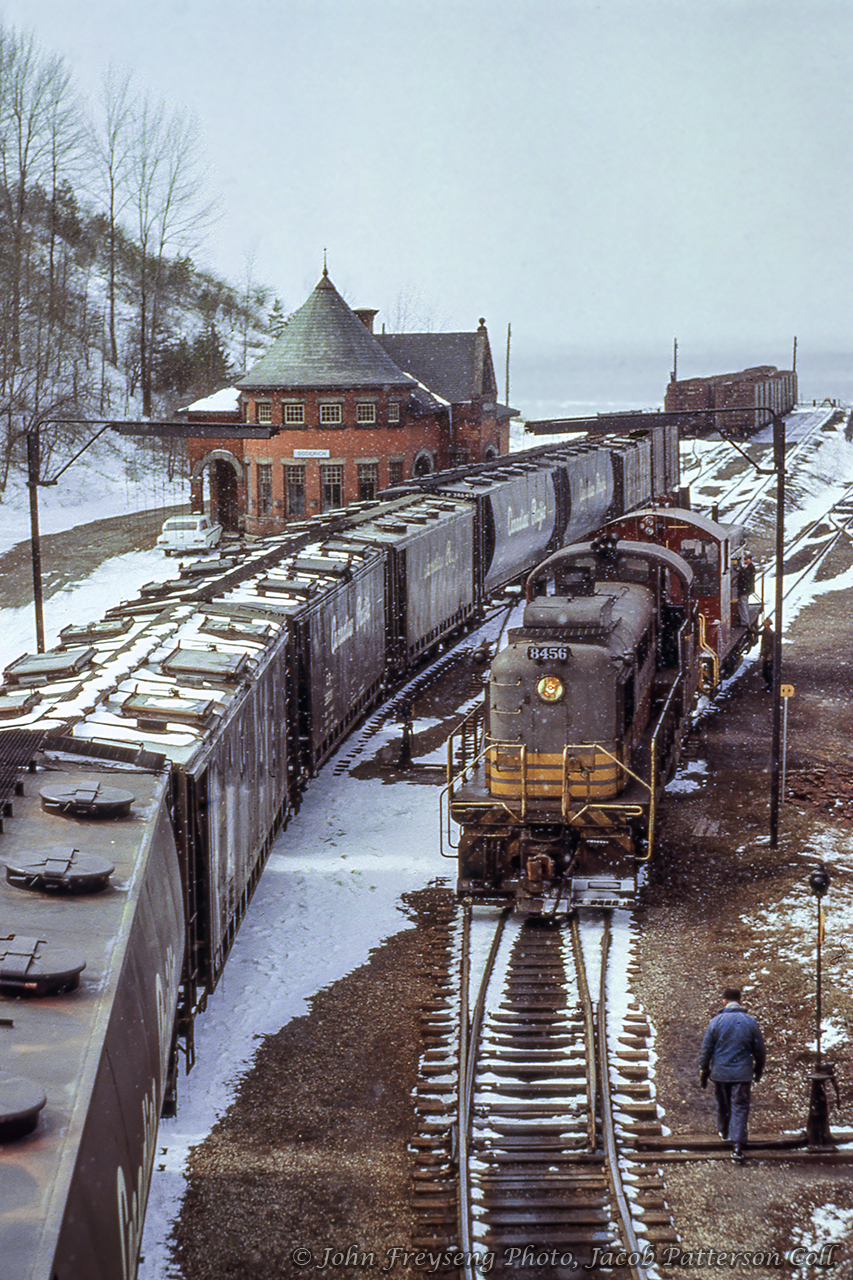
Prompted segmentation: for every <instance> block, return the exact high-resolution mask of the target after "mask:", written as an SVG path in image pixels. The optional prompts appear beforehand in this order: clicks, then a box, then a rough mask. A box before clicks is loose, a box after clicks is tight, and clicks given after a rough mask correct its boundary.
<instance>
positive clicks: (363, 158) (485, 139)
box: [0, 0, 853, 374]
mask: <svg viewBox="0 0 853 1280" xmlns="http://www.w3.org/2000/svg"><path fill="white" fill-rule="evenodd" d="M0 14H2V18H3V21H4V23H5V24H6V25H11V26H15V27H19V28H23V29H25V30H32V31H34V32H35V34H36V36H37V37H38V39H39V41H40V43H41V44H42V45H43V47H44V48H45V49H46V50H50V51H52V52H55V53H58V54H60V55H62V56H63V57H64V58H65V59H66V60H67V62H68V64H69V66H70V67H71V68H72V70H73V72H74V74H75V77H76V80H77V82H78V84H79V86H80V88H81V89H82V90H83V91H84V92H86V93H87V94H90V95H94V94H96V92H97V87H98V82H99V79H100V76H101V74H102V72H103V69H104V68H105V67H106V66H107V64H108V63H110V62H112V63H113V64H115V65H116V66H117V67H120V68H122V67H130V68H133V70H134V72H135V74H136V77H137V82H138V84H139V85H140V86H142V87H144V88H146V89H149V90H150V91H152V92H153V93H154V94H156V95H160V96H162V97H164V98H166V99H167V100H168V101H169V102H170V103H172V104H175V105H180V106H182V107H185V108H186V109H187V110H188V111H190V112H193V113H194V114H195V115H196V116H197V118H198V121H199V123H200V126H201V128H202V131H203V137H204V143H205V148H206V153H207V157H208V160H209V164H210V187H211V191H212V192H213V193H215V194H216V195H217V196H218V197H219V200H220V213H221V216H220V218H219V221H218V224H217V225H216V227H215V229H214V231H213V232H212V233H211V234H210V235H209V236H208V237H207V240H206V242H205V243H204V244H203V245H201V246H199V247H197V248H196V249H195V250H194V252H193V257H194V259H195V260H196V261H197V262H200V263H204V264H205V265H209V266H211V267H212V268H213V269H214V270H216V271H217V272H219V273H221V274H223V275H225V276H226V277H228V278H229V279H231V280H233V281H234V282H237V281H239V280H240V278H241V276H242V275H243V273H244V264H245V260H246V255H247V254H251V253H254V273H255V275H256V276H257V277H258V278H259V279H261V280H263V281H266V282H268V283H269V284H270V285H271V286H272V288H273V289H274V290H275V292H276V293H277V294H278V295H279V296H280V298H281V299H282V301H283V303H284V305H285V307H286V308H287V309H288V310H290V309H293V308H295V307H296V306H299V305H301V303H302V302H303V301H304V300H305V298H306V296H307V294H308V293H309V292H310V290H311V289H312V288H313V286H314V284H315V283H316V281H317V279H318V277H319V275H320V273H321V270H322V265H323V250H324V247H325V248H326V249H327V250H328V264H329V272H330V275H331V277H332V279H333V281H334V282H335V284H336V285H337V287H338V288H339V289H340V290H341V292H342V293H343V294H344V296H345V297H346V299H347V301H348V302H349V303H350V305H352V306H373V307H378V308H380V309H381V314H380V316H379V317H378V323H381V322H382V320H383V319H384V320H385V321H386V323H387V324H388V327H389V328H393V327H394V320H395V317H396V314H397V311H398V306H399V299H400V297H401V296H405V297H407V298H408V299H409V300H410V301H411V300H412V299H416V300H417V304H418V305H417V308H416V309H417V310H419V311H420V312H421V313H422V319H421V323H423V322H424V321H426V322H427V323H428V324H429V326H430V327H434V328H447V329H471V328H474V327H476V324H477V320H478V318H479V317H480V316H485V317H486V320H487V323H488V325H489V329H490V333H491V336H492V344H493V349H495V353H496V364H498V363H499V360H498V352H499V351H500V349H501V347H502V343H503V342H504V341H505V335H506V326H507V323H508V322H511V323H512V332H513V349H514V351H521V352H526V353H527V354H528V356H529V355H530V353H532V352H534V351H539V352H548V351H559V350H569V349H570V350H572V351H575V352H577V351H578V350H580V349H581V348H584V347H586V346H587V345H593V346H598V345H606V346H608V347H610V348H612V349H615V350H618V349H622V348H625V349H627V348H628V347H630V346H631V345H633V344H636V343H638V342H642V343H646V344H648V345H649V346H650V347H659V348H660V351H661V364H662V369H663V370H668V369H669V366H670V360H671V349H672V339H673V337H674V336H676V335H677V336H678V339H679V344H680V349H681V352H682V353H683V355H684V358H685V360H686V362H687V365H688V366H689V359H690V352H691V351H698V350H700V349H708V348H709V347H710V346H715V347H716V348H718V349H721V348H726V349H727V350H734V349H742V351H743V363H744V364H752V363H759V362H763V361H769V362H771V363H776V364H779V365H789V364H790V353H791V343H792V338H793V335H794V334H797V335H798V338H799V342H800V346H801V350H806V349H818V348H826V349H830V350H835V351H847V350H848V349H849V346H850V341H849V336H848V335H849V321H848V314H849V310H850V299H851V297H853V265H851V252H850V226H851V221H853V200H851V194H853V192H851V184H853V155H851V132H853V131H852V130H851V125H853V75H851V71H852V70H853V67H851V61H853V59H851V50H853V5H851V4H850V0H810V2H809V3H807V4H804V3H803V2H802V0H770V2H767V0H599V2H597V3H595V2H593V0H240V2H239V3H237V0H0ZM410 327H419V326H418V325H415V326H410ZM717 371H718V370H705V369H694V370H690V369H689V368H687V369H685V370H684V371H683V372H684V373H685V374H686V373H687V372H697V373H698V372H717Z"/></svg>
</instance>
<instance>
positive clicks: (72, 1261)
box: [0, 428, 678, 1280]
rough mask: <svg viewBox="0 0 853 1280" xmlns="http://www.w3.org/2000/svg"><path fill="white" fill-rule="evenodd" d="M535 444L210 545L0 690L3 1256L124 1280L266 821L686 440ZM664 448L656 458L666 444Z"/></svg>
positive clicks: (29, 1279)
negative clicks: (500, 598)
mask: <svg viewBox="0 0 853 1280" xmlns="http://www.w3.org/2000/svg"><path fill="white" fill-rule="evenodd" d="M660 430H661V432H663V433H664V434H663V435H661V436H660V438H658V437H657V436H656V435H655V433H649V434H647V435H645V436H643V437H642V438H638V439H625V440H611V441H600V440H599V441H596V442H594V443H590V444H588V445H576V446H561V447H557V448H547V447H545V448H541V447H540V448H538V449H533V450H529V451H527V452H525V453H523V454H517V455H512V457H510V458H506V459H498V460H496V462H495V463H493V464H481V465H479V466H476V467H474V468H471V469H470V470H468V471H453V472H447V473H439V474H438V475H435V476H431V477H429V478H428V481H427V482H423V483H421V482H417V483H413V484H412V485H410V486H407V487H405V488H403V489H402V490H399V491H394V492H391V493H388V494H385V495H381V497H380V499H379V500H378V501H377V502H375V503H372V504H357V505H356V506H354V507H350V508H347V509H345V510H342V511H334V512H329V513H326V514H325V515H323V516H321V517H316V518H314V519H312V520H308V521H305V522H302V523H300V524H295V525H292V526H289V527H288V530H287V531H286V532H285V533H284V534H282V535H281V536H279V537H275V538H270V539H267V540H265V541H262V542H257V543H253V544H251V545H248V546H247V545H242V546H229V545H225V546H223V547H221V548H220V549H219V551H218V554H217V555H215V556H213V557H205V558H204V559H201V560H198V561H191V562H184V563H182V564H181V565H180V566H179V567H178V570H179V573H178V576H177V577H176V578H174V579H173V580H171V581H169V582H165V583H163V582H154V583H149V584H147V585H146V586H144V587H143V588H142V589H141V591H140V592H139V594H138V596H137V597H136V598H135V599H132V600H128V601H123V602H121V603H119V604H117V605H116V606H115V607H114V608H112V609H110V610H109V611H108V612H107V614H106V616H105V617H103V618H101V619H97V620H94V621H85V620H81V621H80V622H79V623H75V624H74V625H72V626H69V627H66V628H65V629H64V631H63V632H62V633H61V636H60V643H59V644H58V645H57V646H56V647H55V648H54V649H52V650H51V651H49V652H48V653H41V654H24V655H22V656H21V657H20V658H18V659H16V660H15V661H14V662H11V663H10V664H9V666H8V667H7V668H6V670H5V672H4V678H3V684H2V686H0V819H2V820H1V821H0V828H2V829H0V906H2V925H3V927H2V928H0V1017H2V1020H3V1028H2V1058H0V1250H2V1256H3V1258H4V1265H5V1267H6V1272H7V1273H8V1274H9V1275H10V1276H11V1275H14V1277H15V1280H128V1277H132V1276H133V1275H134V1274H135V1272H136V1268H137V1255H138V1248H139V1242H140V1238H141V1229H142V1221H143V1216H144V1210H145V1203H146V1197H147V1191H148V1185H149V1181H150V1177H151V1171H152V1167H153V1160H154V1152H155V1142H156V1133H157V1122H158V1118H159V1116H160V1114H161V1112H162V1111H163V1110H166V1111H168V1110H170V1109H173V1108H174V1105H175V1089H176V1079H177V1064H178V1061H179V1059H180V1058H181V1057H183V1059H184V1060H185V1066H186V1068H187V1069H189V1068H190V1067H191V1065H192V1063H193V1059H194V1045H193V1025H194V1019H195V1017H196V1016H197V1015H198V1014H199V1012H200V1011H201V1010H202V1009H203V1008H204V1004H205V1001H206V999H207V997H208V995H209V993H210V992H211V991H212V990H213V989H214V987H215V986H216V984H217V982H218V980H219V978H220V976H221V974H222V972H223V970H224V967H225V964H226V960H227V956H228V953H229V949H230V947H231V945H232V943H233V940H234V937H235V934H236V931H237V928H238V926H239V924H240V921H241V919H242V917H243V915H244V913H245V911H246V908H247V905H248V902H249V900H250V898H251V895H252V891H253V889H254V887H255V885H256V883H257V880H258V877H259V876H260V874H261V872H262V869H263V867H264V864H265V861H266V858H267V855H268V853H269V850H270V847H271V845H272V842H273V840H274V839H275V837H276V835H277V833H278V831H279V830H280V829H281V827H282V826H283V825H284V824H285V823H286V821H287V818H288V816H289V815H290V814H291V813H292V812H293V810H294V809H295V807H296V806H297V805H298V803H299V798H300V795H301V793H302V790H303V789H304V786H305V784H306V782H307V780H308V779H309V778H310V777H311V776H312V775H313V774H315V773H316V772H317V770H318V769H319V768H320V767H321V765H322V764H323V762H324V761H325V760H326V759H327V758H328V757H329V756H330V755H331V753H332V752H333V751H334V750H335V749H336V747H337V746H338V745H339V744H340V743H341V741H342V740H343V739H344V738H345V737H346V735H347V734H348V733H349V732H350V731H351V730H352V728H353V727H354V725H355V724H356V723H358V721H359V720H360V719H362V718H363V717H364V715H365V714H366V713H367V711H368V710H369V708H371V707H372V706H374V705H375V704H376V702H377V701H378V700H379V699H380V698H381V697H382V696H383V694H384V693H385V691H386V690H387V689H389V688H390V687H393V686H394V685H395V684H396V683H398V682H399V681H401V680H402V679H403V678H405V677H406V676H407V674H408V673H410V672H411V671H412V670H413V669H415V668H416V667H417V666H418V665H419V664H421V663H423V662H424V661H425V660H427V659H428V657H429V655H430V654H432V653H434V652H435V651H436V650H437V648H438V647H439V646H440V645H442V644H443V643H445V642H447V641H448V640H449V639H450V638H451V637H453V636H455V635H458V634H461V633H463V632H464V630H465V628H466V627H470V626H472V625H474V624H476V623H477V621H478V620H479V619H480V618H482V616H483V613H484V610H485V608H486V607H487V605H488V603H489V600H490V597H492V596H493V595H494V594H495V593H496V592H499V591H501V590H502V589H503V588H504V587H505V586H507V584H512V583H518V582H519V581H520V580H522V579H523V577H524V575H525V574H526V573H527V572H529V570H530V569H531V567H532V566H534V565H535V564H537V563H539V562H540V561H541V560H542V559H543V557H545V556H547V555H549V554H551V553H553V552H555V551H557V550H558V549H559V548H560V547H561V546H562V545H563V544H564V542H565V541H566V540H567V538H568V539H569V540H571V541H574V540H576V539H577V538H579V537H584V536H586V537H589V536H591V535H592V534H594V533H595V532H596V531H597V530H599V529H600V528H601V526H602V525H603V524H605V523H606V522H607V521H608V520H610V519H613V518H615V517H617V516H622V515H624V514H625V513H626V512H627V511H629V510H630V509H631V508H632V507H634V508H639V507H642V508H647V507H649V506H650V505H651V504H652V503H655V502H659V501H672V499H673V497H674V494H675V493H676V491H677V484H678V438H677V434H675V433H674V432H673V431H671V430H668V429H667V428H661V429H660ZM656 459H657V461H655V460H656Z"/></svg>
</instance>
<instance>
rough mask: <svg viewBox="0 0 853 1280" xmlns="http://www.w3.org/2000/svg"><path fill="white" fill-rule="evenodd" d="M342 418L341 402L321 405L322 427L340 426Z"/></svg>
mask: <svg viewBox="0 0 853 1280" xmlns="http://www.w3.org/2000/svg"><path fill="white" fill-rule="evenodd" d="M341 420H342V414H341V406H340V405H339V404H321V405H320V426H321V427H339V426H340V424H341Z"/></svg>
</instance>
